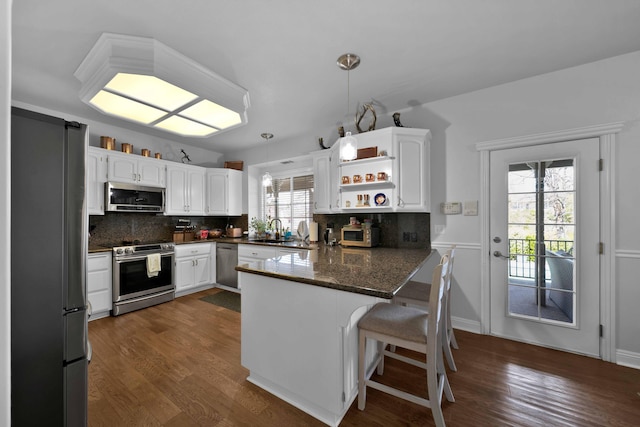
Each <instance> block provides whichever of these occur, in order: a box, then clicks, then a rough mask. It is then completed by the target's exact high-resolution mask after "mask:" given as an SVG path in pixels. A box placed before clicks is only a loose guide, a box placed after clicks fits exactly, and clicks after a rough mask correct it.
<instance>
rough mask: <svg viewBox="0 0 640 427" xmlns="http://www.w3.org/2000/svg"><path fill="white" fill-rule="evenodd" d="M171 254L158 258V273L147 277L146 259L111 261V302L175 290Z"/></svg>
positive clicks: (144, 257)
mask: <svg viewBox="0 0 640 427" xmlns="http://www.w3.org/2000/svg"><path fill="white" fill-rule="evenodd" d="M172 269H173V254H164V255H162V256H161V257H160V272H159V273H158V275H157V276H155V277H149V276H148V275H147V257H146V256H140V257H129V258H123V259H120V260H118V259H114V260H113V302H119V301H124V300H128V299H132V298H137V297H141V296H144V295H149V294H152V293H156V292H162V291H168V290H171V289H175V285H174V284H173V271H172Z"/></svg>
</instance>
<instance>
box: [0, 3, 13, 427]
mask: <svg viewBox="0 0 640 427" xmlns="http://www.w3.org/2000/svg"><path fill="white" fill-rule="evenodd" d="M10 109H11V0H2V1H1V2H0V235H1V236H2V239H0V425H4V426H8V425H11V410H10V408H11V238H10V237H11V234H10V230H11V227H10V225H11V218H10V213H11V194H10V190H11V181H10V177H11V144H10V124H11V110H10Z"/></svg>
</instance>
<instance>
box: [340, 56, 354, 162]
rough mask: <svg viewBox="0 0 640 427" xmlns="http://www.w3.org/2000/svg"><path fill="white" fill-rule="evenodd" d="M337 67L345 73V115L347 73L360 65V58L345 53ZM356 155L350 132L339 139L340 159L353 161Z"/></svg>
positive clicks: (348, 83) (348, 85) (348, 84)
mask: <svg viewBox="0 0 640 427" xmlns="http://www.w3.org/2000/svg"><path fill="white" fill-rule="evenodd" d="M337 63H338V67H340V69H342V70H346V71H347V115H348V114H349V109H350V108H349V95H350V93H349V90H350V81H349V72H350V71H351V70H353V69H354V68H356V67H357V66H358V65H360V57H359V56H358V55H356V54H354V53H345V54H344V55H341V56H340V57H339V58H338V61H337ZM357 154H358V140H357V139H356V138H355V137H353V136H351V132H347V133H346V135H345V136H344V137H342V138H340V159H341V160H353V159H355V158H356V157H357Z"/></svg>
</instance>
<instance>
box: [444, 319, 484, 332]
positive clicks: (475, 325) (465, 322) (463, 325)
mask: <svg viewBox="0 0 640 427" xmlns="http://www.w3.org/2000/svg"><path fill="white" fill-rule="evenodd" d="M451 324H452V325H453V328H454V329H460V330H462V331H467V332H472V333H474V334H481V333H482V329H481V328H480V322H478V321H475V320H469V319H464V318H462V317H455V316H451Z"/></svg>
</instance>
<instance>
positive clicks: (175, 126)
mask: <svg viewBox="0 0 640 427" xmlns="http://www.w3.org/2000/svg"><path fill="white" fill-rule="evenodd" d="M156 127H159V128H162V129H164V130H168V131H170V132H175V133H179V134H182V135H195V136H206V135H211V134H212V133H215V132H217V131H218V130H217V129H214V128H212V127H209V126H205V125H203V124H200V123H197V122H194V121H193V120H189V119H185V118H182V117H178V116H171V117H169V118H167V119H166V120H163V121H161V122H159V123H158V124H156Z"/></svg>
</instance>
